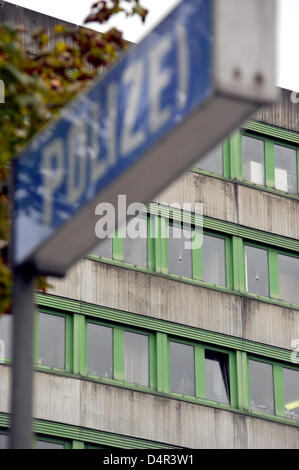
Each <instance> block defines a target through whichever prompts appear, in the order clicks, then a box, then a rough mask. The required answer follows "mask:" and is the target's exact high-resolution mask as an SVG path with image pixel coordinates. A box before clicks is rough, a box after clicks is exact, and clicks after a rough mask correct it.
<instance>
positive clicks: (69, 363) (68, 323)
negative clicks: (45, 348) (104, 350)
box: [34, 309, 74, 372]
mask: <svg viewBox="0 0 299 470" xmlns="http://www.w3.org/2000/svg"><path fill="white" fill-rule="evenodd" d="M40 313H42V314H43V313H44V314H48V315H53V316H57V317H61V318H64V319H65V337H64V341H65V342H64V345H65V350H64V353H65V356H64V357H65V367H64V368H62V369H61V368H58V367H51V366H48V365H45V364H39V359H38V358H39V336H40V332H39V316H40ZM35 326H36V335H35V361H34V362H35V367H37V368H39V369H42V370H47V371H53V372H55V371H58V372H59V371H65V372H73V351H74V334H73V329H74V328H73V318H72V316H71V315H69V314H66V313H60V312H59V313H57V312H53V311H51V310H48V309H39V310H38V311H37V312H36V323H35Z"/></svg>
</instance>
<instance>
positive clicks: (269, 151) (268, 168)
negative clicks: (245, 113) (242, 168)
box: [240, 130, 299, 196]
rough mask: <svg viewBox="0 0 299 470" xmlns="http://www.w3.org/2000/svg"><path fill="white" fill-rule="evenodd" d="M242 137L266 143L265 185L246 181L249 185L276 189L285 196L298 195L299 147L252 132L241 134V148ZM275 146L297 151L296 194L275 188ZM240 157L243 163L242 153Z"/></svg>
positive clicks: (242, 132)
mask: <svg viewBox="0 0 299 470" xmlns="http://www.w3.org/2000/svg"><path fill="white" fill-rule="evenodd" d="M242 136H248V137H251V138H254V139H258V140H261V141H263V142H264V149H265V185H259V184H258V185H256V184H255V183H251V182H250V181H246V182H247V183H249V184H252V185H254V186H258V187H266V188H270V189H274V190H275V191H277V192H278V193H280V194H283V195H286V194H287V195H293V196H294V195H296V194H298V192H299V189H298V188H299V176H298V175H299V171H298V169H299V148H298V146H296V145H294V144H292V143H287V142H284V141H281V140H279V139H270V138H268V137H264V136H261V135H258V134H255V133H252V132H250V131H246V130H244V131H241V132H240V147H241V139H242ZM275 145H279V146H281V147H285V148H288V149H292V150H295V151H296V170H297V178H296V182H297V192H296V194H294V193H291V192H288V191H281V190H279V189H277V188H276V186H275V152H274V146H275ZM240 157H241V162H242V153H240ZM242 179H243V172H242Z"/></svg>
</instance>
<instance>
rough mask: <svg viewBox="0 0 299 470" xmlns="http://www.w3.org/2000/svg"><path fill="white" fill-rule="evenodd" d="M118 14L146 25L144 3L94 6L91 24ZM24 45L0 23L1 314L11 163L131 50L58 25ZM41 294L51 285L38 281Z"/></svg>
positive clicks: (115, 38) (5, 304) (6, 281)
mask: <svg viewBox="0 0 299 470" xmlns="http://www.w3.org/2000/svg"><path fill="white" fill-rule="evenodd" d="M118 13H124V14H125V15H127V16H133V15H137V16H139V17H140V18H141V20H142V21H144V20H145V17H146V15H147V10H145V9H144V8H143V7H142V6H141V4H140V2H139V0H107V1H104V0H101V1H97V2H95V3H94V4H93V6H92V10H91V12H90V14H89V15H88V17H87V18H86V20H85V22H86V23H91V22H97V23H100V24H102V23H105V22H107V21H108V20H110V19H111V17H113V16H115V15H116V14H118ZM26 45H27V47H25V44H24V31H23V29H22V27H16V26H13V25H11V24H0V78H1V79H2V80H3V81H4V84H5V103H2V104H0V132H1V138H0V314H1V313H3V312H8V311H9V310H10V304H11V289H12V273H11V269H10V266H9V262H8V256H7V251H8V250H7V247H8V245H9V242H10V225H11V220H10V215H9V214H10V202H9V197H8V192H9V191H8V187H9V171H10V161H11V159H12V157H14V156H15V155H17V154H18V153H19V152H20V151H21V150H22V149H23V148H24V146H25V145H26V143H27V142H28V141H29V140H30V139H31V138H32V137H33V136H34V135H35V134H36V132H37V131H39V130H40V129H41V128H42V127H43V126H44V125H45V124H46V123H48V122H49V121H50V120H51V119H52V118H53V117H54V116H55V115H56V114H57V112H58V111H59V110H60V109H61V108H62V107H63V106H65V104H66V103H67V102H68V101H69V100H70V99H71V98H73V97H74V96H75V95H77V94H78V93H79V92H80V91H82V90H83V89H84V88H85V87H86V86H87V84H88V83H89V82H90V81H91V80H92V79H93V78H94V77H95V75H97V74H98V73H100V72H101V71H102V70H103V68H104V67H106V66H108V65H109V64H111V63H112V62H114V61H115V60H116V58H117V57H118V54H119V52H120V51H122V50H124V49H126V48H127V47H128V45H127V43H126V42H125V41H124V39H123V36H122V33H121V32H120V31H118V30H117V29H115V28H113V29H110V30H109V31H108V32H106V33H99V32H96V31H94V30H91V29H87V28H66V27H65V26H62V25H57V26H56V28H55V30H54V31H53V33H51V35H50V37H49V36H48V35H47V34H45V32H44V31H43V30H42V29H40V30H37V31H35V32H34V33H33V34H32V37H31V43H30V45H29V46H28V43H27V42H26ZM37 287H38V288H39V289H42V290H45V289H46V288H47V282H46V280H45V279H44V278H39V280H38V286H37Z"/></svg>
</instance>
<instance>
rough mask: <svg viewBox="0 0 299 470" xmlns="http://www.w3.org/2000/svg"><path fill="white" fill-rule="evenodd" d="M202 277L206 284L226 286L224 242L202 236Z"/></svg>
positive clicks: (219, 239)
mask: <svg viewBox="0 0 299 470" xmlns="http://www.w3.org/2000/svg"><path fill="white" fill-rule="evenodd" d="M202 275H203V280H204V281H206V282H210V283H212V284H217V285H219V286H225V285H226V273H225V240H223V239H221V238H216V237H210V236H208V235H203V244H202Z"/></svg>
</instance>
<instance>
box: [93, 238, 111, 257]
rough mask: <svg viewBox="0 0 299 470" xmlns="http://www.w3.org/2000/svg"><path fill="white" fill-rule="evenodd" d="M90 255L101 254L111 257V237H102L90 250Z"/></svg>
mask: <svg viewBox="0 0 299 470" xmlns="http://www.w3.org/2000/svg"><path fill="white" fill-rule="evenodd" d="M90 254H91V255H95V256H101V257H102V258H110V259H111V258H112V238H104V239H103V240H102V241H101V242H100V243H99V244H98V245H97V246H96V247H95V248H93V249H92V250H91V252H90Z"/></svg>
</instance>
